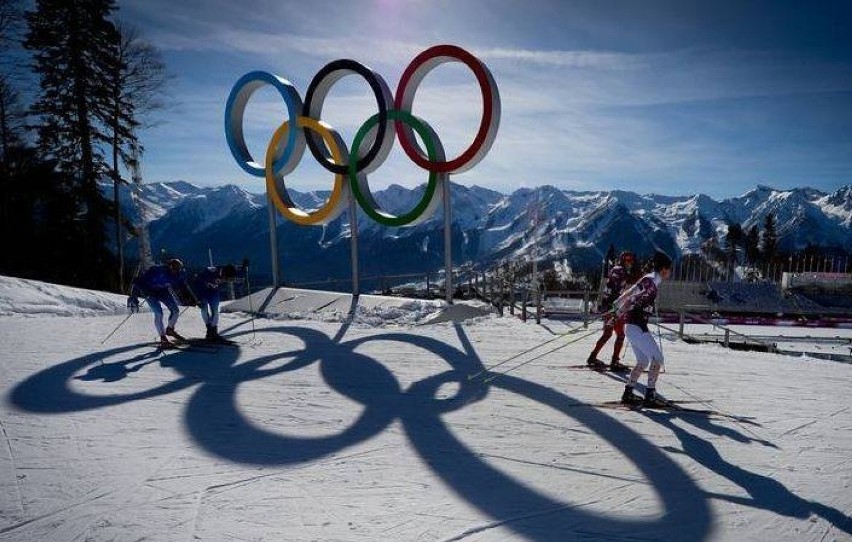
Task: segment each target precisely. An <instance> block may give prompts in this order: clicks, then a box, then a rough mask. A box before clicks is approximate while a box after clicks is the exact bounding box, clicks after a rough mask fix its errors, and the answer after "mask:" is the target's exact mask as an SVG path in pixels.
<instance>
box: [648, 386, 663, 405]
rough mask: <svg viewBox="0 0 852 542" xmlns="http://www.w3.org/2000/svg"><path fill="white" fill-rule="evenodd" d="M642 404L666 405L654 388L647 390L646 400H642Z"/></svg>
mask: <svg viewBox="0 0 852 542" xmlns="http://www.w3.org/2000/svg"><path fill="white" fill-rule="evenodd" d="M642 406H643V407H647V408H659V407H662V406H666V404H665V402H664V401H663V400H662V399H660V398H659V397H658V396H657V392H656V390H654V388H648V389H647V390H645V400H643V401H642Z"/></svg>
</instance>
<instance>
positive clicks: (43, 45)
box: [24, 0, 118, 286]
mask: <svg viewBox="0 0 852 542" xmlns="http://www.w3.org/2000/svg"><path fill="white" fill-rule="evenodd" d="M114 9H115V5H114V0H37V1H36V4H35V10H34V11H31V12H29V13H27V17H26V18H27V23H28V31H27V35H26V38H25V41H24V47H25V48H27V49H29V50H31V51H32V52H33V59H34V64H33V71H34V72H35V73H36V74H37V75H38V76H39V78H40V86H41V93H40V95H39V96H38V98H37V99H36V101H35V103H34V105H33V108H32V109H33V112H34V113H35V114H36V115H37V116H38V117H39V123H38V128H37V130H38V142H39V147H40V149H41V152H42V153H43V155H44V156H47V157H49V158H51V159H53V160H55V162H56V165H57V168H58V169H59V171H61V172H63V173H64V174H65V175H68V176H69V177H70V178H71V179H73V181H72V183H73V192H74V194H75V195H76V197H77V199H78V202H79V212H80V213H81V214H82V215H83V218H84V221H85V231H86V237H85V242H84V243H83V246H82V247H80V249H81V252H82V253H81V254H79V256H78V257H80V258H82V259H83V261H84V262H87V263H88V266H89V273H90V277H91V282H92V284H91V285H93V286H103V280H104V278H105V277H106V272H107V270H108V269H109V268H110V264H111V261H110V260H111V258H110V254H109V251H108V249H107V247H106V231H105V226H106V221H107V217H108V216H109V211H110V205H109V202H108V201H107V200H106V199H105V198H104V197H103V195H102V194H101V192H100V190H99V188H98V181H100V180H102V179H103V178H104V177H105V176H106V173H107V171H108V170H107V167H106V163H105V159H104V155H103V151H102V147H101V146H102V145H105V144H108V143H109V137H108V135H107V132H106V129H105V127H106V126H108V125H109V115H110V110H109V95H110V85H109V83H110V79H109V74H110V73H112V72H113V71H114V69H115V63H116V62H117V60H116V57H115V55H114V46H115V44H116V43H117V42H118V32H117V30H116V27H115V25H114V24H113V23H112V22H110V21H109V19H108V17H109V16H110V14H111V13H112V12H113V10H114Z"/></svg>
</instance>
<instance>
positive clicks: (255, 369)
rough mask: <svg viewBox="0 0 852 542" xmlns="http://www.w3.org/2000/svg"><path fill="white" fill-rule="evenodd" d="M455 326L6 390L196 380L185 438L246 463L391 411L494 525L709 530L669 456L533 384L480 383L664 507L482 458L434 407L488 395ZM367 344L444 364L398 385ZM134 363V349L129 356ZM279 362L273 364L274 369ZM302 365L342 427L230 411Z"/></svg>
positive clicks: (699, 533) (27, 400)
mask: <svg viewBox="0 0 852 542" xmlns="http://www.w3.org/2000/svg"><path fill="white" fill-rule="evenodd" d="M456 330H457V334H458V337H459V340H460V341H461V344H462V349H458V348H456V347H453V346H450V345H448V344H446V343H444V342H441V341H439V340H436V339H432V338H429V337H424V336H419V335H412V334H409V333H384V334H379V335H371V336H367V337H362V338H358V339H354V340H350V341H343V342H339V343H338V342H335V341H334V340H332V339H331V338H329V337H328V336H327V335H325V334H323V333H321V332H319V331H316V330H311V329H305V328H301V327H287V326H281V327H274V328H266V329H263V330H257V332H258V333H283V334H287V335H289V336H292V337H294V338H297V339H299V340H300V341H301V342H302V343H303V348H302V349H296V350H292V351H289V352H284V353H277V354H273V355H268V356H263V357H258V358H254V359H251V360H248V361H245V362H243V363H240V364H236V362H237V360H238V358H239V349H237V348H223V349H221V350H220V351H219V353H218V354H217V355H209V354H199V353H193V352H191V351H187V352H183V351H181V352H176V353H174V354H171V355H169V356H168V359H169V363H168V366H169V367H170V368H171V369H172V370H174V371H176V372H177V373H178V375H179V377H178V378H177V379H176V380H174V381H172V382H168V383H165V384H160V385H159V386H155V387H153V388H151V389H149V390H146V391H139V392H133V393H126V394H113V395H104V396H92V395H82V394H80V393H78V392H76V391H74V390H73V389H71V387H69V384H70V382H71V380H72V379H73V378H75V376H74V375H75V374H77V373H79V372H81V371H82V370H84V369H85V368H86V367H88V366H91V365H93V364H94V363H96V362H97V361H98V360H101V359H102V358H104V357H112V356H118V355H124V354H130V353H132V352H134V351H135V350H138V349H141V348H142V347H143V346H142V345H135V346H127V347H122V348H116V349H112V350H108V351H105V352H101V353H99V354H93V355H88V356H83V357H81V358H76V359H72V360H70V361H67V362H64V363H61V364H59V365H57V366H55V367H51V368H48V369H45V370H44V371H41V372H39V373H36V374H35V375H33V376H31V377H29V378H27V379H26V380H25V381H23V382H22V383H21V384H19V385H18V386H17V387H15V388H14V389H13V390H12V392H11V394H10V400H11V402H12V403H13V404H14V405H16V406H17V407H19V408H21V409H23V410H27V411H30V412H40V413H60V412H74V411H81V410H90V409H94V408H102V407H107V406H111V405H117V404H121V403H125V402H129V401H137V400H142V399H147V398H151V397H156V396H160V395H164V394H168V393H172V392H175V391H179V390H183V389H186V388H188V387H191V386H197V390H195V392H194V393H193V394H192V396H191V398H190V400H189V403H188V405H187V408H186V411H185V423H186V427H187V430H188V432H189V434H190V435H191V436H192V438H193V439H194V440H195V441H196V442H198V444H199V445H200V446H201V447H203V448H204V449H205V450H207V451H209V452H211V453H213V454H215V455H217V456H220V457H222V458H225V459H228V460H231V461H235V462H240V463H246V464H254V465H287V464H295V463H302V462H307V461H312V460H316V459H318V458H322V457H324V456H328V455H330V454H333V453H336V452H339V451H340V450H343V449H345V448H346V447H349V446H352V445H355V444H358V443H361V442H364V441H366V440H368V439H370V438H372V437H373V436H375V435H377V434H379V433H381V432H382V431H383V430H385V429H386V428H387V427H388V426H389V425H390V424H391V423H392V422H393V421H394V420H397V419H399V420H400V422H401V424H402V427H403V428H404V430H405V433H406V435H407V437H408V439H409V440H410V442H411V443H412V444H413V446H414V449H415V450H416V453H417V454H418V455H419V456H420V457H421V458H422V459H423V460H424V461H425V462H426V464H428V465H429V466H430V468H432V469H433V470H434V472H435V473H436V474H437V475H438V476H439V477H440V478H441V479H442V480H443V481H444V482H445V483H447V485H448V486H449V487H450V488H451V489H452V490H453V491H455V492H456V493H457V494H458V495H460V496H461V497H463V498H464V499H465V500H466V501H468V502H469V503H470V504H472V505H473V506H475V507H476V508H478V509H479V510H480V511H482V512H483V513H485V514H487V515H489V516H490V517H492V518H494V519H495V520H496V521H495V523H494V524H495V525H497V524H499V525H504V526H505V527H507V528H510V529H512V530H514V531H515V532H516V533H518V534H520V535H523V536H525V537H528V538H530V539H532V540H565V539H566V536H569V537H570V536H571V535H573V536H577V535H580V534H583V535H585V536H604V537H609V536H613V537H617V536H633V537H643V536H648V537H654V538H664V539H688V540H699V539H702V538H705V537H706V536H707V535H708V534H709V533H710V531H711V524H712V517H711V512H710V507H709V504H708V502H707V497H706V495H705V494H704V493H703V492H702V491H701V490H700V489H699V488H698V487H697V486H696V484H695V482H693V481H692V480H691V479H690V477H689V476H688V475H687V473H686V472H684V470H683V469H682V468H681V467H680V466H678V464H677V463H675V462H674V461H672V460H671V459H670V458H669V457H668V456H667V455H666V454H664V453H663V452H662V451H661V450H660V449H658V448H657V447H656V446H654V445H652V444H651V443H650V442H648V441H647V440H645V439H644V438H643V437H641V436H640V435H639V434H638V433H636V432H635V431H633V430H632V429H630V428H629V427H627V426H625V425H624V424H622V423H620V422H618V421H617V420H615V419H614V418H612V417H610V416H608V415H607V414H605V413H603V412H600V411H598V410H596V409H591V408H577V406H578V403H579V402H578V401H577V400H575V399H573V398H572V397H570V396H568V395H566V394H564V393H562V392H558V391H556V390H553V389H551V388H548V387H545V386H542V385H540V384H536V383H533V382H530V381H527V380H524V379H521V378H518V377H514V376H511V375H505V376H503V377H501V378H500V379H497V380H495V381H494V382H492V383H491V384H490V387H491V388H500V389H502V390H504V391H507V392H511V393H514V394H518V395H521V396H523V397H525V398H527V399H529V400H530V401H535V402H538V403H540V404H542V405H544V406H547V407H549V408H551V409H553V410H555V411H557V412H559V413H560V414H562V415H565V416H568V417H570V418H573V419H574V420H576V421H577V422H579V423H581V424H583V425H585V426H586V427H587V428H588V429H590V430H591V431H592V432H594V433H595V434H596V435H597V436H598V437H600V438H602V439H603V440H605V441H606V442H607V443H608V444H609V445H610V446H611V447H612V448H613V449H616V450H618V451H619V452H620V453H621V454H622V455H623V456H624V457H625V458H626V460H628V461H630V462H631V463H633V465H634V466H635V467H636V468H637V469H638V470H639V471H640V472H641V473H642V475H643V476H644V477H645V479H646V480H647V483H648V484H649V485H650V487H651V488H652V489H653V490H654V492H655V493H656V495H657V496H658V498H659V501H660V502H661V504H662V506H663V508H664V512H663V513H662V514H660V515H658V516H655V517H638V518H632V519H628V518H625V517H623V514H619V515H618V516H610V515H607V514H601V513H595V512H592V511H587V510H584V509H583V508H581V506H582V504H578V503H574V504H572V503H568V502H563V501H560V500H557V499H554V498H552V497H550V496H547V495H545V494H543V493H541V492H539V491H537V490H535V489H534V488H531V487H528V486H527V485H525V484H524V483H523V482H522V481H521V480H518V479H516V478H513V477H512V476H510V475H508V474H506V473H504V472H502V471H501V470H499V469H497V468H495V467H493V466H491V465H490V464H489V463H487V462H486V461H484V460H483V459H482V458H481V457H480V456H478V455H477V454H476V453H474V452H473V451H472V450H471V449H469V448H468V447H467V446H466V445H465V444H464V443H463V442H462V441H461V440H459V438H458V437H457V436H456V435H455V434H453V432H452V431H450V429H449V428H448V427H447V425H446V424H445V423H444V421H443V420H442V415H443V414H445V413H447V412H451V411H454V410H458V409H461V408H464V407H466V406H468V405H471V404H472V403H475V402H477V401H481V400H483V399H484V398H485V397H486V396H487V394H488V393H489V386H486V385H483V384H482V383H481V382H471V381H469V380H468V379H467V375H468V374H470V373H471V372H476V371H478V370H481V369H482V367H483V366H482V362H481V360H480V359H479V357H478V355H477V354H476V352H475V350H474V349H473V347H472V346H471V344H470V342H469V341H468V339H467V337H466V335H465V334H464V331H463V329H462V328H461V326H456ZM244 333H247V332H244ZM338 336H339V334H338ZM375 342H395V343H399V344H402V345H407V346H413V347H416V348H419V349H422V350H425V351H427V352H430V353H432V354H434V355H436V356H438V357H439V358H441V359H443V360H444V361H445V362H446V363H447V364H448V366H449V367H448V370H447V371H444V372H442V373H440V374H437V375H434V376H430V377H427V378H425V379H423V380H420V381H418V382H415V383H414V384H412V385H411V386H409V388H408V389H406V390H403V389H402V388H401V386H400V384H399V382H398V380H397V379H396V377H395V376H394V375H393V374H392V373H391V372H390V371H389V370H388V369H387V368H385V367H384V366H383V365H382V364H381V363H379V362H378V361H376V360H375V359H373V358H371V357H370V356H368V355H365V354H363V353H361V352H359V351H358V350H359V348H360V347H362V346H364V345H366V344H368V343H375ZM138 359H139V356H136V357H131V358H129V360H130V361H134V360H138ZM281 361H284V363H283V364H281V365H275V364H276V362H281ZM134 362H136V363H138V361H134ZM118 363H122V362H118ZM313 363H319V370H320V374H321V376H322V378H323V380H324V381H325V383H326V384H327V385H328V386H329V387H330V388H331V389H333V390H334V391H335V392H337V393H340V394H342V395H343V396H345V397H347V398H349V399H351V400H353V401H355V402H357V403H359V404H361V405H363V410H362V411H361V413H360V414H359V415H358V417H357V418H356V420H355V421H354V422H353V423H352V424H351V425H350V426H348V427H347V428H345V429H344V430H343V431H341V432H340V433H337V434H335V435H330V436H320V437H295V436H287V435H284V434H281V433H279V432H271V431H267V430H265V429H264V428H262V427H259V426H257V425H256V424H254V423H253V422H252V421H250V420H248V419H247V418H246V417H245V416H244V415H243V414H242V413H241V411H240V409H239V408H238V405H237V391H238V387H239V385H240V384H242V383H246V382H250V381H253V380H257V379H261V378H267V377H270V376H273V375H277V374H282V373H286V372H292V371H297V370H299V369H302V368H305V367H307V366H309V365H312V364H313ZM77 378H79V377H77ZM447 383H453V384H455V385H456V387H457V391H456V393H455V394H454V395H453V396H452V397H450V398H446V399H441V398H438V397H437V394H438V392H439V390H440V389H441V387H442V386H443V385H444V384H447ZM577 497H579V495H578V496H577ZM485 528H487V526H486V527H485Z"/></svg>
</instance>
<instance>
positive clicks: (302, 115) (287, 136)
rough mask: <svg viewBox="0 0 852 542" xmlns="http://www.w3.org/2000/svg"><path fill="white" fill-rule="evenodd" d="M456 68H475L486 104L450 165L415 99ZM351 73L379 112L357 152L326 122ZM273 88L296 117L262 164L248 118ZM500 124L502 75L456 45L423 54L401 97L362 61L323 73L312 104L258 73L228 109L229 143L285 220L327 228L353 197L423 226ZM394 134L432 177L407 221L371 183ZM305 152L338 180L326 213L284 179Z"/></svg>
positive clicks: (374, 211) (374, 215) (385, 217)
mask: <svg viewBox="0 0 852 542" xmlns="http://www.w3.org/2000/svg"><path fill="white" fill-rule="evenodd" d="M448 62H461V63H463V64H465V65H466V66H467V67H468V68H470V70H471V71H472V72H473V74H474V75H475V76H476V80H477V83H478V84H479V88H480V91H481V93H482V104H483V108H482V119H481V120H480V123H479V129H478V130H477V132H476V136H475V137H474V139H473V142H472V143H471V144H470V145H469V146H468V147H467V148H466V149H465V150H464V151H463V152H461V153H460V154H459V155H458V156H456V157H455V158H452V159H449V160H448V159H446V156H445V154H444V148H443V146H442V145H441V140H440V139H439V138H438V135H437V134H436V133H435V131H434V130H433V129H432V128H431V127H430V126H429V124H428V123H426V121H424V120H422V119H420V118H417V117H416V116H414V115H413V114H412V113H411V111H412V107H413V105H414V97H415V94H416V93H417V89H418V88H419V86H420V84H421V83H422V81H423V79H424V78H425V77H426V75H428V74H429V72H431V71H432V70H433V69H435V68H436V67H438V66H440V65H442V64H445V63H448ZM350 74H351V75H358V76H360V77H362V78H363V79H364V80H365V81H366V82H367V84H368V85H369V86H370V89H371V90H372V92H373V95H374V97H375V99H376V105H377V106H378V112H377V113H376V114H375V115H373V116H371V117H370V118H368V119H367V120H366V121H365V122H364V124H363V125H362V126H361V128H360V129H359V130H358V131H357V133H356V136H355V138H354V140H353V142H352V148H351V149H347V147H346V144H345V143H344V142H343V139H342V138H341V137H340V135H339V134H338V133H337V131H336V130H335V129H334V128H333V127H331V126H329V125H328V124H327V123H325V122H323V121H322V120H320V118H321V115H322V107H323V104H324V102H325V99H326V97H327V96H328V93H329V91H330V90H331V88H332V86H334V84H335V83H336V82H337V81H339V80H340V79H341V78H343V77H345V76H346V75H350ZM265 85H269V86H272V87H273V88H274V89H275V90H276V91H278V93H279V94H280V95H281V98H282V100H283V101H284V105H285V106H286V109H287V116H288V118H287V120H285V121H284V122H283V123H282V124H281V125H280V126H279V127H278V128H277V129H276V130H275V132H274V133H273V135H272V137H271V139H270V140H269V144H268V146H267V149H266V156H265V159H264V160H263V161H258V160H256V159H255V158H254V157H252V155H251V153H250V152H249V150H248V147H247V145H246V141H245V137H244V134H243V116H244V114H245V109H246V105H247V104H248V102H249V99H250V98H251V96H252V94H253V93H254V92H255V91H256V90H257V89H259V88H261V87H263V86H265ZM499 125H500V94H499V92H498V90H497V84H496V82H495V81H494V77H493V76H492V75H491V72H490V71H489V70H488V68H487V67H486V66H485V64H483V63H482V62H481V61H480V60H479V59H478V58H476V57H475V56H473V55H472V54H471V53H469V52H467V51H465V50H464V49H462V48H460V47H457V46H454V45H437V46H434V47H431V48H429V49H426V50H425V51H423V52H421V53H420V54H419V55H417V56H416V57H415V58H414V60H412V61H411V63H410V64H409V65H408V67H407V68H406V69H405V71H404V72H403V74H402V77H401V78H400V80H399V84H398V86H397V89H396V95H395V96H394V95H392V94H391V91H390V88H389V87H388V84H387V82H385V80H384V78H383V77H382V76H381V75H379V74H378V73H377V72H375V71H373V70H372V69H370V68H368V67H367V66H365V65H363V64H361V63H359V62H356V61H354V60H349V59H340V60H335V61H333V62H331V63H329V64H327V65H326V66H324V67H323V68H322V69H321V70H320V71H319V72H317V74H316V75H315V76H314V78H313V80H312V81H311V83H310V85H309V86H308V91H307V93H306V95H305V100H304V102H303V101H302V98H301V97H300V95H299V92H298V91H297V90H296V88H295V87H294V86H293V84H292V83H290V82H289V81H287V80H286V79H283V78H281V77H278V76H277V75H273V74H271V73H268V72H264V71H253V72H249V73H247V74H246V75H244V76H243V77H241V78H240V79H239V80H238V81H237V83H236V84H235V85H234V87H233V88H232V89H231V93H230V95H229V96H228V101H227V105H226V106H225V138H226V139H227V141H228V147H229V148H230V150H231V154H232V155H233V156H234V159H235V160H236V161H237V164H239V166H240V167H241V168H242V169H243V170H244V171H246V172H247V173H249V174H250V175H253V176H255V177H263V178H265V179H266V189H267V193H268V194H269V196H270V199H271V200H272V203H273V204H274V205H275V207H276V208H277V209H278V211H279V212H280V213H281V214H282V215H283V216H284V217H285V218H287V219H289V220H291V221H293V222H295V223H297V224H301V225H306V226H309V225H318V224H327V223H329V222H331V221H332V220H334V219H335V218H337V217H338V216H339V215H340V214H341V213H342V212H343V210H344V209H345V208H346V206H347V205H348V204H349V198H350V193H351V195H352V196H354V198H355V200H356V201H357V203H358V205H359V206H360V207H361V209H362V210H363V211H364V212H365V213H366V214H367V216H369V217H370V218H371V219H373V220H374V221H376V222H378V223H380V224H383V225H385V226H394V227H398V226H407V225H415V224H419V223H420V222H423V221H424V220H426V219H427V218H429V217H430V216H431V215H432V214H433V213H434V212H435V210H436V209H437V207H438V205H439V204H440V203H441V201H442V193H443V191H442V190H439V188H440V187H441V183H444V182H447V176H448V175H449V174H450V173H461V172H464V171H467V170H469V169H471V168H472V167H474V166H475V165H476V164H477V163H479V161H481V160H482V159H483V158H484V157H485V155H486V154H488V151H489V150H490V149H491V146H492V145H493V143H494V139H495V138H496V136H497V130H498V128H499ZM415 133H416V134H417V135H418V136H420V139H421V140H422V141H423V144H424V146H425V147H426V148H425V150H424V149H423V148H421V146H420V144H419V143H418V142H417V139H416V137H415ZM394 134H396V137H397V138H398V139H399V142H400V145H401V147H402V149H403V151H405V154H406V155H408V157H409V158H410V159H411V160H412V161H413V162H414V163H415V164H416V165H417V166H419V167H420V168H422V169H424V170H426V171H428V172H429V178H428V181H427V184H426V190H425V191H424V193H423V197H422V198H421V200H420V202H419V203H418V204H417V205H416V206H415V207H414V208H413V209H411V210H409V211H408V212H405V213H403V214H401V215H394V214H391V213H390V212H388V211H386V210H384V209H382V207H381V205H379V203H378V202H377V201H376V199H375V198H374V197H373V193H372V191H371V190H370V186H369V183H368V181H367V175H368V174H369V173H372V172H373V171H375V170H376V169H378V168H379V166H381V165H382V163H383V162H384V161H385V160H386V159H387V157H388V155H389V153H390V151H391V148H392V146H393V142H394ZM305 147H307V148H308V149H309V150H310V152H311V154H312V155H313V156H314V158H315V159H316V160H317V161H318V162H319V163H320V165H322V166H323V167H324V168H325V169H326V170H328V171H329V172H330V173H333V174H334V184H333V186H332V190H331V195H330V196H329V197H328V199H327V200H326V202H325V203H324V204H323V205H322V206H321V207H320V208H318V209H316V210H310V211H308V210H304V209H301V208H300V207H299V206H298V205H296V204H295V203H294V201H293V199H292V198H291V197H290V194H289V192H288V191H287V186H286V184H285V182H284V178H285V177H286V176H287V175H289V174H290V173H292V172H293V171H294V170H295V169H296V166H298V164H299V162H300V161H301V159H302V156H303V154H304V152H305ZM364 148H366V150H364Z"/></svg>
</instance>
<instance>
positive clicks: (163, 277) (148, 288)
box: [130, 265, 186, 296]
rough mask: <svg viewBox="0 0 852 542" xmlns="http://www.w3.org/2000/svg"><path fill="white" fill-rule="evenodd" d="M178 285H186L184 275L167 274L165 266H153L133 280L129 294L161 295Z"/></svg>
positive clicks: (182, 273)
mask: <svg viewBox="0 0 852 542" xmlns="http://www.w3.org/2000/svg"><path fill="white" fill-rule="evenodd" d="M180 285H186V273H184V272H183V271H181V272H180V273H178V274H177V275H175V274H172V273H171V272H169V269H168V267H166V266H165V265H155V266H152V267H149V268H148V269H147V270H146V271H145V272H144V273H142V274H141V275H139V276H138V277H136V278H135V279H133V287H132V288H131V290H130V293H131V294H133V295H135V294H136V293H137V292H139V293H141V294H142V295H143V296H151V295H162V294H164V293H166V292H167V291H168V290H169V288H175V287H178V286H180Z"/></svg>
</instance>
